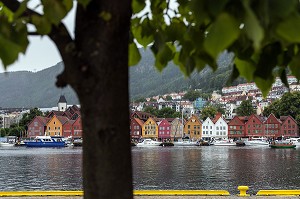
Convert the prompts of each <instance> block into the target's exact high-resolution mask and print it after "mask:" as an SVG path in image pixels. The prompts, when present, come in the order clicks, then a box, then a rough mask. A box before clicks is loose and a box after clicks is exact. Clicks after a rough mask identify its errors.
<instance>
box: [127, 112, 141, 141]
mask: <svg viewBox="0 0 300 199" xmlns="http://www.w3.org/2000/svg"><path fill="white" fill-rule="evenodd" d="M143 124H144V122H143V121H142V120H140V119H139V118H135V117H133V118H131V120H130V136H131V139H133V140H139V139H140V138H141V137H142V128H143Z"/></svg>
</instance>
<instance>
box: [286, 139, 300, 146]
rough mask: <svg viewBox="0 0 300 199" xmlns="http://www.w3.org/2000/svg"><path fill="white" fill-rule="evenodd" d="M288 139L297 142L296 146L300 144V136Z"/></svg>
mask: <svg viewBox="0 0 300 199" xmlns="http://www.w3.org/2000/svg"><path fill="white" fill-rule="evenodd" d="M286 141H289V142H293V144H295V145H296V147H299V146H300V138H288V139H286Z"/></svg>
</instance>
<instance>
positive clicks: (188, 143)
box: [173, 139, 199, 146]
mask: <svg viewBox="0 0 300 199" xmlns="http://www.w3.org/2000/svg"><path fill="white" fill-rule="evenodd" d="M173 144H174V146H198V145H199V142H198V141H193V140H190V139H180V140H178V141H176V142H173Z"/></svg>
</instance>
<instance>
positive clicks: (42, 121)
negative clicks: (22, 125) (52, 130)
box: [36, 116, 50, 126]
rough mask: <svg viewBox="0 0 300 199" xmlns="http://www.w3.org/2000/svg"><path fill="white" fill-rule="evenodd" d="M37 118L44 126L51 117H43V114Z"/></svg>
mask: <svg viewBox="0 0 300 199" xmlns="http://www.w3.org/2000/svg"><path fill="white" fill-rule="evenodd" d="M36 119H38V120H40V121H41V123H42V124H43V125H44V126H46V125H47V123H48V122H49V120H50V118H47V117H43V116H36Z"/></svg>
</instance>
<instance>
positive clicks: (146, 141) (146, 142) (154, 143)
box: [136, 139, 162, 147]
mask: <svg viewBox="0 0 300 199" xmlns="http://www.w3.org/2000/svg"><path fill="white" fill-rule="evenodd" d="M161 143H162V142H159V141H155V140H151V139H144V140H143V141H142V142H139V143H137V144H136V146H139V147H151V146H159V145H160V144H161Z"/></svg>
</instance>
